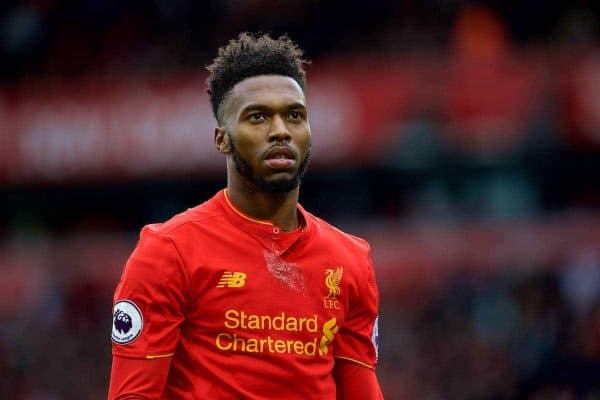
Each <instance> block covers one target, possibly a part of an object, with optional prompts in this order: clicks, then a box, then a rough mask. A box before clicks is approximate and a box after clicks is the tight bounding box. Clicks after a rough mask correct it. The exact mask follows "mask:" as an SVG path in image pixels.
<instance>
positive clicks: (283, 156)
mask: <svg viewBox="0 0 600 400" xmlns="http://www.w3.org/2000/svg"><path fill="white" fill-rule="evenodd" d="M296 159H297V157H296V153H295V152H294V151H293V150H292V149H291V148H290V147H288V146H275V147H272V148H270V149H269V150H267V152H266V153H265V156H264V160H265V163H266V164H267V165H268V166H269V167H271V168H273V169H289V168H291V167H292V166H293V165H294V164H295V163H296Z"/></svg>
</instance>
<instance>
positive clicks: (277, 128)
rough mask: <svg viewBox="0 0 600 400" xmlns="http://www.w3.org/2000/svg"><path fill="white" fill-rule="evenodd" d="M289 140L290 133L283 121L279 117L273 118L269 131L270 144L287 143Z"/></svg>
mask: <svg viewBox="0 0 600 400" xmlns="http://www.w3.org/2000/svg"><path fill="white" fill-rule="evenodd" d="M290 138H291V135H290V131H289V129H288V127H287V124H286V123H285V120H284V119H283V118H281V116H279V115H275V116H273V119H272V122H271V130H270V131H269V141H270V142H275V141H276V142H287V141H289V140H290Z"/></svg>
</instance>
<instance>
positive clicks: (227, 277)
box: [217, 271, 246, 288]
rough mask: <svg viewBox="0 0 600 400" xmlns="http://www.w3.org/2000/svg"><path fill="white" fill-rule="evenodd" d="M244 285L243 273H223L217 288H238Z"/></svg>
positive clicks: (244, 275)
mask: <svg viewBox="0 0 600 400" xmlns="http://www.w3.org/2000/svg"><path fill="white" fill-rule="evenodd" d="M245 284H246V274H245V273H243V272H229V271H226V272H223V276H222V277H221V279H220V280H219V284H218V285H217V287H218V288H222V287H225V286H227V287H229V288H238V287H243V286H244V285H245Z"/></svg>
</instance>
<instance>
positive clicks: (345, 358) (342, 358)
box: [335, 356, 375, 370]
mask: <svg viewBox="0 0 600 400" xmlns="http://www.w3.org/2000/svg"><path fill="white" fill-rule="evenodd" d="M335 358H339V359H341V360H346V361H351V362H353V363H356V364H358V365H362V366H363V367H367V368H369V369H372V370H374V369H375V367H374V366H372V365H369V364H367V363H365V362H362V361H358V360H355V359H354V358H350V357H344V356H335Z"/></svg>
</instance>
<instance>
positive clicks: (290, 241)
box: [109, 34, 382, 400]
mask: <svg viewBox="0 0 600 400" xmlns="http://www.w3.org/2000/svg"><path fill="white" fill-rule="evenodd" d="M304 64H305V61H304V60H303V59H302V51H301V50H300V49H299V48H298V47H297V46H296V45H295V44H294V43H293V42H291V41H290V40H289V39H288V38H286V37H281V38H279V39H272V38H271V37H269V36H268V35H263V36H260V37H256V36H252V35H249V34H241V35H240V36H239V38H238V39H237V40H232V41H231V42H230V43H229V44H228V45H227V46H225V47H223V48H221V49H219V55H218V57H217V58H216V59H215V60H214V62H213V64H212V65H211V66H209V67H208V70H209V77H208V80H207V86H208V93H209V96H210V100H211V103H212V106H213V111H214V114H215V117H216V119H217V123H218V127H217V128H216V129H215V133H214V141H215V145H216V148H217V150H218V151H219V152H221V153H222V154H224V155H225V156H226V158H227V189H225V190H222V191H220V192H219V193H217V194H216V195H215V196H214V197H213V198H212V199H210V200H208V201H207V202H205V203H203V204H201V205H199V206H197V207H195V208H192V209H189V210H187V211H185V212H183V213H182V214H179V215H177V216H175V217H174V218H172V219H171V220H169V221H167V222H165V223H163V224H155V225H149V226H146V227H145V228H144V229H143V230H142V233H141V236H140V241H139V243H138V245H137V248H136V249H135V251H134V252H133V254H132V255H131V257H130V259H129V261H128V262H127V265H126V266H125V269H124V272H123V275H122V277H121V281H120V283H119V285H118V287H117V289H116V292H115V297H114V300H115V304H114V308H113V332H112V340H113V365H112V372H111V382H110V389H109V398H110V399H211V400H212V399H287V400H293V399H302V400H306V399H323V400H333V399H336V398H337V399H360V400H369V399H380V398H382V396H381V391H380V389H379V384H378V382H377V378H376V375H375V372H374V368H375V364H376V352H377V349H376V346H377V344H376V342H377V339H378V338H377V337H378V333H377V310H378V303H379V298H378V292H377V287H376V284H375V278H374V272H373V266H372V264H371V260H370V255H369V252H370V249H369V246H368V244H367V243H366V242H365V241H363V240H362V239H359V238H356V237H353V236H350V235H347V234H345V233H343V232H341V231H339V230H337V229H336V228H334V227H332V226H330V225H328V224H327V223H325V222H324V221H322V220H320V219H318V218H316V217H315V216H313V215H312V214H310V213H308V212H307V211H305V210H304V209H303V208H302V207H301V206H300V205H299V204H298V194H299V183H300V180H301V177H302V175H303V174H304V172H305V170H306V167H307V165H308V160H309V156H310V143H311V142H310V136H311V133H310V125H309V121H308V111H307V106H306V99H305V96H304V87H305V73H304V69H303V66H304Z"/></svg>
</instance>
